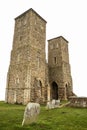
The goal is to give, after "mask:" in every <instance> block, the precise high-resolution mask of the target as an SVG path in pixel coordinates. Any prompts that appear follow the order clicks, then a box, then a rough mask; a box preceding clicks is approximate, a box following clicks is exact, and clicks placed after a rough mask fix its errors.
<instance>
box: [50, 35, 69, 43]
mask: <svg viewBox="0 0 87 130" xmlns="http://www.w3.org/2000/svg"><path fill="white" fill-rule="evenodd" d="M55 39H63V40H64V41H66V42H67V43H68V41H67V40H66V39H65V38H64V37H63V36H59V37H55V38H52V39H49V40H48V41H52V40H55Z"/></svg>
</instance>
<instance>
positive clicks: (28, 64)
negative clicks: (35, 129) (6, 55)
mask: <svg viewBox="0 0 87 130" xmlns="http://www.w3.org/2000/svg"><path fill="white" fill-rule="evenodd" d="M45 40H46V21H45V20H44V19H43V18H42V17H41V16H40V15H39V14H37V13H36V12H35V11H34V10H33V9H30V10H28V11H26V12H24V13H23V14H22V15H20V16H18V17H17V18H15V30H14V39H13V48H12V51H11V62H10V66H9V71H8V78H7V87H6V102H8V103H22V104H27V103H28V102H29V101H34V102H36V101H37V102H45V100H46V99H45V96H46V89H45V77H46V75H45V70H46V68H45V67H46V61H45V59H46V58H45Z"/></svg>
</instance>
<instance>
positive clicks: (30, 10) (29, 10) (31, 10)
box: [15, 8, 47, 23]
mask: <svg viewBox="0 0 87 130" xmlns="http://www.w3.org/2000/svg"><path fill="white" fill-rule="evenodd" d="M28 12H33V13H35V14H36V15H38V16H39V18H40V19H42V20H43V21H44V22H46V20H45V19H43V18H42V17H41V16H40V15H39V14H38V13H37V12H36V11H35V10H33V9H32V8H30V9H28V10H27V11H25V12H24V13H22V14H20V15H19V16H17V17H16V18H15V20H16V19H18V18H20V17H22V16H23V15H25V14H26V13H28ZM46 23H47V22H46Z"/></svg>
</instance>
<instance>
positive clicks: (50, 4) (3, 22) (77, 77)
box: [0, 0, 87, 100]
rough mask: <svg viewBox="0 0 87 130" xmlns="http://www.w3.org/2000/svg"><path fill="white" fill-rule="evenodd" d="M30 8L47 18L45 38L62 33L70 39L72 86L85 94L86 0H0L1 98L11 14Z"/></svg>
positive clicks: (15, 14) (2, 96)
mask: <svg viewBox="0 0 87 130" xmlns="http://www.w3.org/2000/svg"><path fill="white" fill-rule="evenodd" d="M30 8H33V9H34V10H35V11H36V12H37V13H39V14H40V15H41V16H42V17H43V18H44V19H45V20H46V21H47V32H46V37H47V39H46V40H48V39H51V38H54V37H58V36H60V35H62V36H63V37H65V38H66V39H67V40H68V41H69V57H70V64H71V74H72V79H73V90H74V92H75V93H76V94H77V95H78V96H87V0H0V100H4V99H5V88H6V78H7V72H8V67H9V63H10V52H11V49H12V44H13V34H14V22H15V21H14V18H15V17H17V16H18V15H20V14H22V13H23V12H25V11H26V10H28V9H30Z"/></svg>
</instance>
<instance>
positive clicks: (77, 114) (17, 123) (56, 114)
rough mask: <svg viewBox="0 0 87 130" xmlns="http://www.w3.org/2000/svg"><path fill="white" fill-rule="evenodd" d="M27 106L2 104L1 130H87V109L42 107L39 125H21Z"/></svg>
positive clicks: (0, 113) (0, 111)
mask: <svg viewBox="0 0 87 130" xmlns="http://www.w3.org/2000/svg"><path fill="white" fill-rule="evenodd" d="M24 109H25V106H23V105H12V104H6V103H4V102H0V130H87V109H86V108H70V107H63V108H56V109H52V110H46V109H45V107H44V106H41V112H40V115H39V117H38V121H37V123H33V124H31V125H29V126H23V127H22V125H21V123H22V119H23V114H24Z"/></svg>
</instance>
